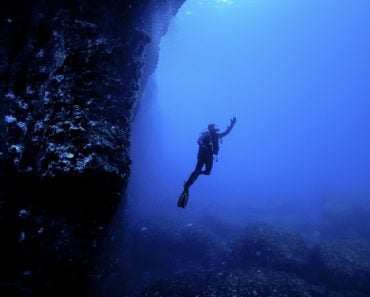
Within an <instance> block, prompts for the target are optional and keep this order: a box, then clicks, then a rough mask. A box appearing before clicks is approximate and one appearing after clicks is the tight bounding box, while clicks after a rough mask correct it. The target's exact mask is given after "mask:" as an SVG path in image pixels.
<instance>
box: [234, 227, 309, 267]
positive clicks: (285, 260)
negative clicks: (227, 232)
mask: <svg viewBox="0 0 370 297" xmlns="http://www.w3.org/2000/svg"><path fill="white" fill-rule="evenodd" d="M308 256H309V249H308V247H307V245H306V243H305V242H304V240H303V238H302V237H301V236H300V235H299V234H297V233H296V232H291V231H287V230H284V229H281V228H278V227H274V226H272V225H269V224H264V223H256V224H250V225H248V226H247V228H246V229H245V231H244V233H243V235H242V236H241V238H240V239H239V240H238V241H237V243H236V244H235V245H234V246H233V248H232V261H233V262H234V263H235V264H236V265H237V266H239V267H242V268H248V267H251V266H260V267H266V268H273V269H281V270H284V271H289V272H295V273H302V272H303V271H304V269H305V268H306V265H307V260H308Z"/></svg>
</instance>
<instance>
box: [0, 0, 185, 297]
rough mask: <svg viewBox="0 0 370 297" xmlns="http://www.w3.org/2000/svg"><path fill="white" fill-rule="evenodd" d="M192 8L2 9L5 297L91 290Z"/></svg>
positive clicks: (73, 1)
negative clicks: (138, 144)
mask: <svg viewBox="0 0 370 297" xmlns="http://www.w3.org/2000/svg"><path fill="white" fill-rule="evenodd" d="M183 2H184V0H176V1H173V0H151V1H145V0H143V1H138V0H135V1H134V0H132V1H131V0H125V1H123V0H122V1H114V0H105V1H100V0H92V1H87V0H86V1H85V0H55V1H48V0H44V1H43V0H36V1H27V0H13V1H2V2H1V4H0V23H1V26H0V82H1V83H0V172H1V173H0V178H1V184H0V221H1V222H0V223H1V224H0V225H1V226H2V227H1V230H0V231H2V234H3V236H4V237H3V239H2V242H3V244H2V247H1V257H2V258H3V260H4V261H3V263H4V265H3V266H2V267H1V269H0V270H1V271H0V282H1V284H0V290H3V291H4V290H5V291H6V292H12V293H14V292H16V293H17V294H18V293H22V294H25V295H27V294H33V293H35V292H36V293H39V292H43V290H51V291H53V290H54V291H55V288H59V289H60V290H61V291H59V292H62V291H64V292H68V288H69V286H72V285H73V286H75V285H76V284H78V287H80V288H81V289H82V290H83V287H84V283H83V281H84V280H86V279H87V274H88V271H89V269H90V267H89V265H90V263H89V261H90V259H92V258H93V255H94V254H95V253H96V251H97V250H98V249H99V238H101V237H102V236H103V234H104V230H105V226H106V225H107V224H108V223H109V220H110V218H111V216H112V214H113V213H114V211H115V210H116V208H117V205H118V203H119V202H120V199H121V194H122V192H123V191H124V189H125V186H126V185H127V181H128V177H129V174H130V167H129V166H130V158H129V155H128V149H129V146H130V141H129V139H130V127H131V122H132V120H133V115H134V111H135V107H136V105H137V102H138V99H139V97H140V94H141V89H142V86H143V85H144V84H145V80H146V78H147V77H148V76H149V74H150V72H151V71H153V70H154V67H155V65H156V60H157V57H158V56H157V55H158V53H157V52H156V51H158V44H159V41H160V37H161V35H162V34H164V33H165V30H166V27H167V25H168V23H169V21H170V19H171V17H172V16H173V15H174V14H175V13H176V11H177V9H178V8H179V7H180V6H181V4H182V3H183ZM158 19H160V22H158ZM154 26H156V30H153V28H154ZM153 32H155V33H156V34H153ZM66 284H67V285H66ZM60 294H62V293H60Z"/></svg>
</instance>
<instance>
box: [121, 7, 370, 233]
mask: <svg viewBox="0 0 370 297" xmlns="http://www.w3.org/2000/svg"><path fill="white" fill-rule="evenodd" d="M369 20H370V2H369V1H367V0H357V1H349V0H326V1H322V0H314V1H296V0H284V1H273V0H258V1H257V0H254V1H253V0H251V1H247V0H235V1H226V0H225V1H216V0H214V1H199V0H188V1H186V3H185V4H184V6H183V7H182V8H181V9H180V11H179V13H178V14H177V16H176V17H175V19H173V21H172V24H171V26H170V28H169V30H168V32H167V34H166V35H165V36H164V37H163V39H162V42H161V47H160V59H159V63H158V67H157V70H156V72H155V74H154V75H153V77H152V78H151V80H150V82H149V83H148V85H147V88H146V92H145V94H144V98H143V100H142V105H141V108H140V109H139V113H138V114H137V117H136V120H135V126H134V130H133V139H132V159H133V166H132V175H131V179H130V187H129V191H128V196H127V197H128V214H129V216H130V217H131V218H132V220H142V219H147V218H154V219H156V220H164V221H165V220H166V219H168V218H171V219H173V220H174V221H175V222H176V221H177V222H179V223H180V224H183V223H187V222H194V221H201V222H202V223H204V224H205V225H211V224H214V222H217V223H220V222H222V223H224V224H226V225H230V226H241V225H244V223H245V222H248V221H254V220H263V221H272V222H275V223H280V224H288V225H291V226H293V227H301V228H306V227H307V226H310V227H312V229H311V231H312V230H313V231H315V230H316V231H315V232H319V225H320V222H321V221H322V220H323V219H324V218H325V216H326V213H328V212H330V211H332V209H333V208H340V207H342V208H343V207H344V208H348V207H353V206H354V205H360V206H361V205H362V204H368V201H369V197H370V195H369V194H370V183H369V181H370V133H369V127H370V117H369V114H370V100H369V99H370V83H369V82H370V55H369V53H370V25H369ZM233 116H236V117H237V119H238V121H237V123H236V126H235V128H234V130H233V131H232V132H231V133H230V135H229V136H227V137H226V138H225V139H224V143H223V144H222V145H221V149H220V154H219V162H218V163H215V165H214V169H213V172H212V174H211V175H210V176H201V177H200V178H199V179H198V180H197V182H196V183H195V184H194V185H193V187H192V188H191V189H190V199H189V204H188V207H187V208H186V209H185V210H184V209H179V208H177V207H176V202H177V199H178V196H179V194H180V193H181V190H182V186H183V183H184V181H185V180H186V179H187V178H188V176H189V174H190V173H191V171H192V170H193V169H194V166H195V162H196V153H197V143H196V140H197V138H198V135H199V133H200V132H201V131H202V130H203V129H204V128H206V127H207V125H208V124H209V123H216V124H217V125H218V126H219V127H220V128H221V129H225V128H226V127H227V125H228V124H229V120H230V118H231V117H233ZM212 222H213V223H212ZM216 228H217V227H216ZM317 230H318V231H317ZM311 231H310V232H311Z"/></svg>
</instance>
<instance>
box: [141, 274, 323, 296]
mask: <svg viewBox="0 0 370 297" xmlns="http://www.w3.org/2000/svg"><path fill="white" fill-rule="evenodd" d="M154 296H161V297H185V296H198V297H211V296H214V297H230V296H235V297H242V296H243V297H245V296H253V297H256V296H258V297H287V296H289V297H302V296H305V297H321V296H322V297H324V296H325V297H326V296H328V292H326V290H325V289H323V288H322V287H319V286H314V285H312V284H310V283H307V282H306V281H304V280H303V279H301V278H298V277H297V276H295V275H294V274H289V273H285V272H277V271H271V270H264V269H251V270H246V271H230V272H224V271H218V272H217V271H208V272H206V271H203V272H196V273H195V272H194V273H191V272H189V273H181V274H177V275H175V276H174V277H173V278H170V279H167V280H164V281H159V282H156V283H154V284H151V285H149V286H148V287H147V288H146V289H144V290H143V292H142V293H141V295H140V297H154Z"/></svg>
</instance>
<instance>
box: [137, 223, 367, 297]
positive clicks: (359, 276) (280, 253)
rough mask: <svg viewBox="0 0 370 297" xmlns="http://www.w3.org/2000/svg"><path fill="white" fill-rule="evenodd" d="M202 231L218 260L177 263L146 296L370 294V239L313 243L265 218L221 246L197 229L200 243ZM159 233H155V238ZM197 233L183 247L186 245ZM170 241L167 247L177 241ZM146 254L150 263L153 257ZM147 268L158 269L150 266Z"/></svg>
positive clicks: (361, 296)
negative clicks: (314, 244)
mask: <svg viewBox="0 0 370 297" xmlns="http://www.w3.org/2000/svg"><path fill="white" fill-rule="evenodd" d="M198 231H199V230H198ZM166 232H169V233H170V234H167V236H158V237H157V239H158V242H157V245H158V244H160V242H162V241H163V238H175V236H174V235H173V232H171V231H170V230H167V231H166ZM156 234H157V235H158V233H156ZM183 235H184V234H183ZM196 236H200V237H201V238H204V240H203V241H204V242H205V243H206V242H209V243H210V245H211V246H213V247H214V248H215V255H212V256H211V257H210V254H211V253H203V254H202V255H201V257H204V259H208V260H211V263H212V264H211V265H208V266H206V265H204V264H200V265H193V266H186V265H185V266H183V267H181V266H179V267H172V271H173V275H170V274H169V275H167V276H164V275H162V276H161V275H159V276H158V275H155V276H154V277H153V276H151V277H150V278H149V279H151V281H150V282H147V283H146V284H147V285H146V287H145V289H144V290H143V291H141V294H139V295H140V296H162V297H164V296H168V297H169V296H171V297H176V296H179V297H180V296H181V297H182V296H184V297H185V296H199V297H200V296H236V297H241V296H266V297H267V296H273V297H279V296H288V297H290V296H297V297H298V296H330V297H337V296H340V297H367V296H369V288H370V286H369V285H370V282H369V280H370V277H369V273H370V269H369V251H370V248H369V245H368V243H366V242H359V241H356V240H346V241H338V240H328V239H326V240H320V241H319V242H318V244H317V246H313V247H311V248H309V247H308V246H307V245H306V243H305V242H304V241H303V240H302V237H301V236H300V235H299V234H298V233H296V232H295V231H291V230H286V229H283V228H281V227H277V226H272V225H269V224H265V223H255V224H250V225H248V226H247V227H246V229H245V232H244V233H243V234H242V236H240V237H239V238H237V239H235V240H233V241H231V242H230V243H229V244H227V245H226V246H224V247H223V248H220V247H219V248H218V249H217V245H219V243H217V242H216V241H214V240H213V241H210V240H209V236H208V237H207V236H206V234H205V233H204V232H196V233H193V236H192V237H191V238H192V240H193V241H194V242H197V241H198V240H195V239H194V237H196ZM144 237H145V236H144ZM184 237H186V236H184ZM155 238H156V236H155V235H154V234H153V238H152V239H151V240H150V241H151V242H155V240H156V239H155ZM191 238H188V240H187V242H183V243H182V244H181V246H184V248H185V249H186V248H187V246H188V245H189V240H190V239H191ZM168 242H169V241H168V240H167V241H165V245H164V246H167V245H168V246H171V244H168ZM146 244H148V243H146ZM149 246H153V248H154V249H153V250H154V251H155V250H159V249H160V247H159V246H155V245H150V244H149ZM198 246H199V247H202V246H204V245H202V244H200V245H198ZM205 250H206V249H205ZM163 252H164V253H167V255H168V257H167V258H166V257H165V256H164V258H163V259H161V261H162V263H164V262H165V261H166V259H167V260H171V259H173V258H176V254H178V256H179V257H180V258H181V249H180V252H179V248H178V247H177V248H176V249H173V250H172V252H171V253H168V251H167V252H166V251H163ZM195 252H199V251H197V250H196V251H195ZM141 257H142V259H143V261H144V262H145V261H146V259H147V258H148V256H143V254H142V256H141ZM149 257H150V256H149ZM198 261H199V260H198ZM181 262H183V263H185V261H183V260H182V261H181ZM163 265H164V264H163ZM142 270H143V271H147V272H148V273H150V271H152V272H153V271H156V272H157V270H153V267H150V266H146V267H145V268H144V269H142ZM168 270H169V269H168ZM156 276H158V277H156ZM137 295H138V294H135V295H134V296H137Z"/></svg>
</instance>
